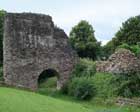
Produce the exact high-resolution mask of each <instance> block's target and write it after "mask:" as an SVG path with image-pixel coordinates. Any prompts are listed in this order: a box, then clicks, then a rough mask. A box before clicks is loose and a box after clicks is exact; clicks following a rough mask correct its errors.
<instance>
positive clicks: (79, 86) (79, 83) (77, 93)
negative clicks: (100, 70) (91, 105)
mask: <svg viewBox="0 0 140 112" xmlns="http://www.w3.org/2000/svg"><path fill="white" fill-rule="evenodd" d="M68 94H69V95H71V96H74V97H75V98H76V99H80V100H88V99H90V98H92V97H93V96H94V95H95V88H94V85H93V82H92V80H91V79H90V78H86V77H75V78H73V79H72V80H71V82H70V83H69V85H68Z"/></svg>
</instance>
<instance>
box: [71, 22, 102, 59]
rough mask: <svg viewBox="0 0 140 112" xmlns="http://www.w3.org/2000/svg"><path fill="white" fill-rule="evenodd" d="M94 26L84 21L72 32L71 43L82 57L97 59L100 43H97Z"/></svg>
mask: <svg viewBox="0 0 140 112" xmlns="http://www.w3.org/2000/svg"><path fill="white" fill-rule="evenodd" d="M94 32H95V31H94V30H93V27H92V25H90V24H89V23H88V22H87V21H85V20H82V21H80V22H79V23H78V24H77V25H76V26H74V27H73V28H72V30H71V32H70V42H71V44H72V46H73V48H74V49H75V50H76V51H77V53H78V55H79V56H80V57H82V58H83V57H88V58H91V59H94V60H95V59H97V57H98V55H99V54H100V44H101V43H100V42H97V40H96V38H95V35H94Z"/></svg>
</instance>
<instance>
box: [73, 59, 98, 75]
mask: <svg viewBox="0 0 140 112" xmlns="http://www.w3.org/2000/svg"><path fill="white" fill-rule="evenodd" d="M95 73H96V67H95V63H94V62H93V61H92V60H90V59H88V58H84V59H80V61H79V63H78V64H77V65H76V67H75V69H74V70H73V72H72V76H73V77H82V76H84V77H85V76H86V77H91V76H93V75H94V74H95Z"/></svg>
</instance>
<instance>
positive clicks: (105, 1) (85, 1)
mask: <svg viewBox="0 0 140 112" xmlns="http://www.w3.org/2000/svg"><path fill="white" fill-rule="evenodd" d="M0 9H4V10H6V11H8V12H34V13H44V14H49V15H50V16H52V18H53V21H54V22H55V24H56V25H57V26H59V27H61V28H63V29H64V30H65V31H66V33H67V34H69V32H70V30H71V28H72V27H73V26H74V25H76V24H77V23H78V22H79V21H80V20H87V21H89V22H90V24H92V25H93V27H94V30H95V36H96V38H97V39H98V40H99V41H102V43H103V44H105V43H106V42H107V41H109V40H111V38H112V37H113V36H114V34H115V33H116V32H117V31H118V30H119V27H120V26H121V23H122V22H124V21H125V20H127V19H128V18H129V17H132V16H136V15H139V14H140V0H1V1H0Z"/></svg>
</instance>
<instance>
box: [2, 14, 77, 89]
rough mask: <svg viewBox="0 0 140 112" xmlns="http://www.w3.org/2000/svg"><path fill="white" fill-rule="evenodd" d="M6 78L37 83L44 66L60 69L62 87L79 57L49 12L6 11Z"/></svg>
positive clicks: (32, 86)
mask: <svg viewBox="0 0 140 112" xmlns="http://www.w3.org/2000/svg"><path fill="white" fill-rule="evenodd" d="M3 43H4V79H5V83H6V84H8V85H13V86H18V87H24V88H29V89H32V90H35V89H37V87H38V77H39V75H40V74H41V72H43V71H44V70H47V69H53V70H55V71H57V72H58V74H59V76H58V82H57V88H58V89H60V88H62V87H63V86H64V85H65V83H66V82H67V80H68V79H69V77H70V73H71V71H72V69H73V67H74V65H75V64H76V63H77V61H78V57H77V54H76V53H75V51H73V49H72V48H71V46H70V44H69V42H68V37H67V35H66V34H65V32H64V31H63V30H61V29H59V28H56V27H54V23H53V21H52V18H51V17H50V16H48V15H42V14H33V13H21V14H20V13H7V14H6V16H5V23H4V42H3Z"/></svg>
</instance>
